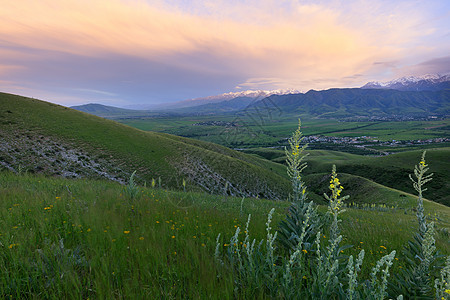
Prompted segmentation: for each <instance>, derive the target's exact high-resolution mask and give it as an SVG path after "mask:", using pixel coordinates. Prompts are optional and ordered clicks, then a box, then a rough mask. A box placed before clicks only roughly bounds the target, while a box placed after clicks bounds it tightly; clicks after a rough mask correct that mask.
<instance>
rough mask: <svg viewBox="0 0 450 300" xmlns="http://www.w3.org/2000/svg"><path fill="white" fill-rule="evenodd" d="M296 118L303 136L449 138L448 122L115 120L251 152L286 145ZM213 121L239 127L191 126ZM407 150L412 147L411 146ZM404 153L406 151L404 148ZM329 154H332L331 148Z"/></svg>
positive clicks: (265, 118)
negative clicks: (255, 148) (234, 124)
mask: <svg viewBox="0 0 450 300" xmlns="http://www.w3.org/2000/svg"><path fill="white" fill-rule="evenodd" d="M299 117H301V119H302V124H303V126H302V131H303V133H304V135H306V136H308V135H324V136H335V137H362V136H369V137H373V138H376V139H377V140H379V141H392V140H398V141H406V140H426V139H434V138H449V137H450V130H449V128H450V120H449V119H445V120H434V121H433V120H430V121H391V122H381V121H378V122H375V121H374V122H342V121H339V120H338V119H317V118H311V117H309V116H300V115H299V116H297V115H296V116H292V115H289V116H288V115H261V116H259V115H248V114H247V115H245V114H244V115H239V114H235V115H232V114H224V115H217V116H188V117H186V116H185V117H170V116H169V117H154V118H117V119H115V120H116V121H118V122H120V123H123V124H126V125H129V126H132V127H135V128H138V129H141V130H145V131H156V132H165V133H170V134H174V135H179V136H184V137H189V138H194V139H198V140H202V141H209V142H213V143H218V144H221V145H225V146H228V147H231V148H254V147H272V146H280V145H285V139H286V138H287V137H289V136H290V134H291V133H292V128H295V126H296V125H297V123H298V118H299ZM212 121H223V122H236V124H240V125H241V126H240V127H232V128H227V127H225V126H212V125H195V126H194V125H193V124H196V123H200V122H212ZM448 145H449V143H448V142H447V143H437V144H433V146H434V147H442V146H448ZM319 146H320V145H318V147H319ZM330 146H333V145H330ZM409 147H413V145H412V146H409ZM419 147H420V146H419ZM334 148H335V149H334V150H336V149H338V148H336V145H334ZM375 148H376V149H378V150H384V151H396V150H399V149H401V150H402V151H404V150H405V148H404V147H402V148H393V147H389V146H379V147H376V146H375ZM407 149H408V147H406V150H407ZM330 150H333V148H331V149H330ZM347 151H348V149H347Z"/></svg>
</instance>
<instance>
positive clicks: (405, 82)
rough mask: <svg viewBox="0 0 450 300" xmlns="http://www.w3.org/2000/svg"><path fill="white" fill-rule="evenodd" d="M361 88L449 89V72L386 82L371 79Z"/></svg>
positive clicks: (401, 89) (403, 89)
mask: <svg viewBox="0 0 450 300" xmlns="http://www.w3.org/2000/svg"><path fill="white" fill-rule="evenodd" d="M361 88H363V89H393V90H400V91H439V90H446V89H450V74H445V75H438V74H427V75H423V76H407V77H402V78H398V79H395V80H392V81H387V82H378V81H371V82H368V83H367V84H365V85H364V86H362V87H361Z"/></svg>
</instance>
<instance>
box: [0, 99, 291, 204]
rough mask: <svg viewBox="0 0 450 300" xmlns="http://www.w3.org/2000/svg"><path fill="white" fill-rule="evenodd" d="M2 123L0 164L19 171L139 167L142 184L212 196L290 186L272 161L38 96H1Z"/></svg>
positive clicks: (69, 173)
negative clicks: (133, 125)
mask: <svg viewBox="0 0 450 300" xmlns="http://www.w3.org/2000/svg"><path fill="white" fill-rule="evenodd" d="M0 124H1V127H0V135H1V139H2V144H1V145H0V156H1V157H0V165H1V166H3V167H4V168H7V169H10V170H14V171H16V172H17V171H25V170H27V171H29V172H35V173H44V174H50V175H60V176H64V177H86V176H88V177H92V176H94V177H103V178H108V179H112V180H115V181H119V182H125V181H126V180H127V178H128V177H129V176H130V174H131V173H132V172H133V171H134V170H137V178H138V180H139V182H140V183H142V184H143V183H144V182H147V183H148V184H150V182H151V180H152V178H155V179H158V178H161V182H162V184H163V185H164V186H167V187H177V188H181V187H182V182H183V179H184V180H186V181H187V184H188V185H189V186H196V187H197V188H198V190H200V189H205V190H207V191H209V192H211V193H227V194H231V195H237V196H239V195H242V196H255V197H256V196H260V197H267V198H274V199H276V198H283V197H284V196H285V195H286V191H287V190H288V188H289V183H288V181H287V180H286V176H285V172H283V171H282V168H280V166H278V165H277V164H275V163H271V162H267V161H265V160H262V159H258V158H254V157H252V156H248V155H245V154H242V153H238V152H235V151H232V150H229V149H227V148H225V147H221V146H217V145H213V144H210V143H207V142H199V141H193V140H189V139H185V138H178V137H175V136H171V135H167V134H160V133H153V132H144V131H141V130H137V129H134V128H131V127H129V126H126V125H122V124H119V123H116V122H114V121H111V120H106V119H102V118H99V117H95V116H92V115H89V114H86V113H82V112H78V111H75V110H73V109H70V108H66V107H62V106H58V105H55V104H51V103H47V102H43V101H39V100H36V99H30V98H25V97H20V96H16V95H11V94H5V93H0ZM236 170H239V172H236ZM250 179H251V180H250Z"/></svg>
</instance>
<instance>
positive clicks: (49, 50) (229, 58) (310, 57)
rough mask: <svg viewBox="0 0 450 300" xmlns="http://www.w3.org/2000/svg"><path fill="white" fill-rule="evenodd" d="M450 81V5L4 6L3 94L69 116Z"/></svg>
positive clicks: (129, 0) (3, 2)
mask: <svg viewBox="0 0 450 300" xmlns="http://www.w3.org/2000/svg"><path fill="white" fill-rule="evenodd" d="M449 72H450V1H448V0H429V1H415V0H405V1H402V0H395V1H393V0H387V1H384V0H355V1H353V0H342V1H337V0H336V1H335V0H328V1H322V0H315V1H301V0H241V1H237V0H205V1H196V0H178V1H176V0H147V1H144V0H40V1H32V0H14V1H11V0H0V91H1V92H8V93H14V94H19V95H23V96H28V97H34V98H38V99H42V100H46V101H50V102H54V103H58V104H62V105H66V106H71V105H79V104H86V103H101V104H105V105H113V106H119V107H128V106H130V105H137V104H144V105H152V104H157V103H169V102H174V101H180V100H186V99H192V98H198V97H206V96H210V95H217V94H221V93H226V92H238V91H244V90H273V89H295V90H299V91H305V92H306V91H308V90H310V89H316V90H322V89H328V88H335V87H339V88H345V87H360V86H362V85H364V84H365V83H367V82H368V81H375V80H376V81H387V80H392V79H395V78H399V77H402V76H410V75H415V76H419V75H424V74H446V73H449Z"/></svg>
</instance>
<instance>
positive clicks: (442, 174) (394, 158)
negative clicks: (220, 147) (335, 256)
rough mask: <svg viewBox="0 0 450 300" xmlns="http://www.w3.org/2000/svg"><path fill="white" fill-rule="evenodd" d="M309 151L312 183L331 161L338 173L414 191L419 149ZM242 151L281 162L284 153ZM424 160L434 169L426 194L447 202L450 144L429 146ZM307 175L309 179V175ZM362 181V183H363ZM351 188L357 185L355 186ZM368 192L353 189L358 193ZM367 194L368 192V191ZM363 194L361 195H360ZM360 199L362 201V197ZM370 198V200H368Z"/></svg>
mask: <svg viewBox="0 0 450 300" xmlns="http://www.w3.org/2000/svg"><path fill="white" fill-rule="evenodd" d="M307 152H308V153H309V154H310V155H309V156H308V157H307V159H306V161H307V163H308V167H307V168H306V169H305V170H304V171H303V172H304V175H305V177H306V178H305V181H306V182H308V183H309V184H311V185H312V186H315V187H318V185H317V182H316V180H314V179H317V177H315V176H318V175H317V174H328V173H329V172H330V170H331V166H332V165H333V164H335V165H336V167H337V170H338V172H339V173H345V174H346V176H347V175H348V176H350V175H353V176H356V177H360V178H365V179H366V180H370V181H371V182H376V183H378V184H381V185H383V186H386V187H390V188H393V189H396V190H399V191H403V192H405V193H411V194H415V191H414V189H413V187H412V183H411V181H410V179H409V178H408V174H412V172H413V168H414V165H415V164H417V162H418V161H419V159H420V157H421V154H422V151H421V150H413V151H405V152H401V153H395V154H391V155H388V156H382V157H367V156H361V155H355V154H350V153H343V152H337V151H329V150H308V151H307ZM245 153H248V154H253V155H258V156H260V157H264V158H266V159H270V160H272V161H274V162H278V163H284V162H285V159H286V158H285V155H284V151H283V150H275V149H250V150H245ZM426 161H427V163H428V164H429V168H430V171H429V172H430V173H434V175H433V180H432V181H431V182H429V183H428V184H427V189H428V190H427V191H426V192H425V193H424V195H425V197H426V198H428V199H430V200H433V201H435V202H438V203H442V204H444V205H447V206H450V197H449V195H450V174H449V172H448V170H450V148H438V149H429V150H427V154H426ZM309 176H312V177H309ZM308 178H309V179H308ZM347 181H348V182H352V185H353V183H354V182H361V180H360V179H358V178H353V179H352V180H349V179H348V178H347ZM361 185H365V184H362V183H361ZM353 187H354V190H356V189H359V187H358V188H356V187H355V186H353ZM312 191H314V192H315V194H318V195H322V193H323V192H324V189H323V187H322V188H321V189H317V188H313V189H312ZM364 194H367V193H356V194H355V195H356V196H357V197H361V195H364ZM369 196H370V195H369ZM362 197H364V196H362ZM360 201H362V202H364V201H365V200H364V199H361V200H360ZM369 202H370V201H369Z"/></svg>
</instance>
